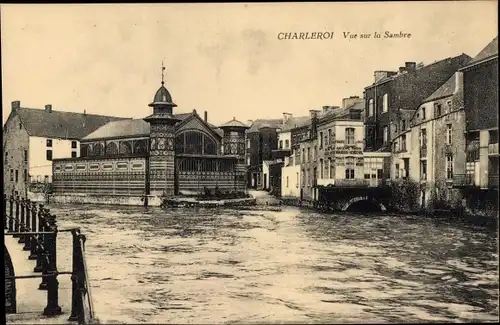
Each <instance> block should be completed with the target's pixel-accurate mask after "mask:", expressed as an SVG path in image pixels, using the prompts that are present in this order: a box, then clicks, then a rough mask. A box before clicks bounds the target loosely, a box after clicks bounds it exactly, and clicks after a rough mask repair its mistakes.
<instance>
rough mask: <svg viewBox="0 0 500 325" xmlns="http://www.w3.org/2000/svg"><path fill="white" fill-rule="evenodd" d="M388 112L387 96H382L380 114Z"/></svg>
mask: <svg viewBox="0 0 500 325" xmlns="http://www.w3.org/2000/svg"><path fill="white" fill-rule="evenodd" d="M387 111H389V95H388V94H384V96H383V97H382V113H387Z"/></svg>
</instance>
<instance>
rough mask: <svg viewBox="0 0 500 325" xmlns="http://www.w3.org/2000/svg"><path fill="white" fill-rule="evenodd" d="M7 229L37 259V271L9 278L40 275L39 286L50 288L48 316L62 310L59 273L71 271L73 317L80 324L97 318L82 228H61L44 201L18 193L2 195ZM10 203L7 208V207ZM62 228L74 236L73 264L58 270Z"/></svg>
mask: <svg viewBox="0 0 500 325" xmlns="http://www.w3.org/2000/svg"><path fill="white" fill-rule="evenodd" d="M3 201H4V202H3V203H4V211H3V212H4V229H6V230H7V232H5V235H6V236H13V237H14V238H19V240H18V243H21V244H24V246H23V250H25V251H30V255H29V257H28V259H29V260H36V265H35V268H34V269H33V272H35V273H41V274H39V275H38V274H34V275H18V276H10V277H6V279H12V280H14V281H15V280H16V279H33V278H41V279H42V280H41V283H40V285H39V286H38V289H39V290H46V291H47V305H46V307H45V308H44V310H43V315H45V316H57V315H60V314H62V310H61V307H60V306H59V281H58V279H57V276H58V275H71V279H72V297H71V299H72V304H71V316H70V318H69V320H70V321H77V322H78V324H82V325H85V324H91V323H93V322H95V320H96V319H95V317H94V309H93V303H92V296H91V294H90V286H89V281H88V279H89V277H88V274H87V270H88V269H87V265H86V261H85V248H84V244H85V236H84V235H82V234H81V233H80V229H78V228H72V229H58V227H57V223H56V216H55V215H53V214H51V213H50V211H49V210H48V209H46V208H45V207H44V206H43V204H39V205H38V204H36V203H35V202H31V201H29V200H26V199H24V198H20V197H19V196H15V197H14V196H10V197H9V196H7V195H5V194H4V196H3ZM7 207H8V208H7ZM60 232H71V234H72V236H73V247H72V254H73V266H72V270H71V271H68V272H59V271H58V270H57V235H58V233H60Z"/></svg>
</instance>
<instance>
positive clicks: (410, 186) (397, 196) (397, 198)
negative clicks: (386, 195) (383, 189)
mask: <svg viewBox="0 0 500 325" xmlns="http://www.w3.org/2000/svg"><path fill="white" fill-rule="evenodd" d="M391 188H392V195H391V201H390V203H391V206H392V207H393V208H395V209H397V210H400V211H405V212H412V211H416V210H418V208H419V203H418V201H419V197H420V185H419V184H418V183H417V182H415V181H414V180H411V179H409V178H405V179H398V180H394V181H392V182H391Z"/></svg>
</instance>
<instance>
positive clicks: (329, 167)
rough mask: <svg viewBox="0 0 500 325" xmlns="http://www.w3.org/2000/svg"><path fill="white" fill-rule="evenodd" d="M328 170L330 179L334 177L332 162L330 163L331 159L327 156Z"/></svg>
mask: <svg viewBox="0 0 500 325" xmlns="http://www.w3.org/2000/svg"><path fill="white" fill-rule="evenodd" d="M328 170H329V172H328V173H329V177H330V179H332V178H335V177H334V175H333V172H334V169H333V164H332V159H331V158H328Z"/></svg>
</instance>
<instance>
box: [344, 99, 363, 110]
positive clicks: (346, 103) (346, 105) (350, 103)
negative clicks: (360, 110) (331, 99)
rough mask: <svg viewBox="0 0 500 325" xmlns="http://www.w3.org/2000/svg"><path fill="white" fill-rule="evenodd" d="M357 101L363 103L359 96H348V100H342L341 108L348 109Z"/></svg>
mask: <svg viewBox="0 0 500 325" xmlns="http://www.w3.org/2000/svg"><path fill="white" fill-rule="evenodd" d="M359 101H363V100H362V99H360V98H359V96H350V97H349V98H343V99H342V108H348V107H351V106H352V105H354V104H356V103H357V102H359Z"/></svg>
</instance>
